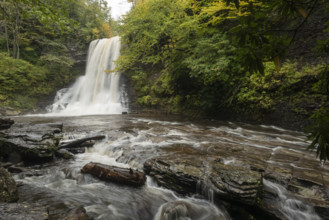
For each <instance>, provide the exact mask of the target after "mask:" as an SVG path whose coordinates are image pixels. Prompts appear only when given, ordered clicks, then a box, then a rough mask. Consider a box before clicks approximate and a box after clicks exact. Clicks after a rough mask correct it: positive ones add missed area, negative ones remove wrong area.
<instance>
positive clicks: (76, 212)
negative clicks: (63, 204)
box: [62, 206, 93, 220]
mask: <svg viewBox="0 0 329 220" xmlns="http://www.w3.org/2000/svg"><path fill="white" fill-rule="evenodd" d="M62 220H93V218H92V217H90V216H89V215H88V214H87V213H86V209H85V208H83V207H82V206H79V207H76V208H74V209H72V210H71V211H70V212H69V213H68V215H67V216H66V217H65V218H63V219H62Z"/></svg>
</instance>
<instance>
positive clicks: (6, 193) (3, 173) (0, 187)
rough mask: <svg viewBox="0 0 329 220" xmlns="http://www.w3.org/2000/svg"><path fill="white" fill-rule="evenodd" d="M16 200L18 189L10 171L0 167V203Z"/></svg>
mask: <svg viewBox="0 0 329 220" xmlns="http://www.w3.org/2000/svg"><path fill="white" fill-rule="evenodd" d="M17 200H18V191H17V187H16V182H15V180H14V179H13V178H12V176H11V175H10V173H9V172H8V171H7V170H6V169H4V168H3V167H0V203H1V202H16V201H17Z"/></svg>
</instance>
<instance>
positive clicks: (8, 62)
mask: <svg viewBox="0 0 329 220" xmlns="http://www.w3.org/2000/svg"><path fill="white" fill-rule="evenodd" d="M47 73H48V71H47V69H46V68H43V67H39V66H34V65H32V64H30V63H28V62H26V61H24V60H18V59H13V58H11V57H8V56H7V55H6V54H5V53H0V95H1V96H2V97H3V99H4V103H3V104H4V105H5V106H14V107H26V105H29V107H31V104H32V103H31V102H26V103H25V102H24V101H26V100H29V98H28V97H36V96H39V95H42V94H48V93H49V92H50V91H51V89H50V88H49V87H47V83H46V79H47Z"/></svg>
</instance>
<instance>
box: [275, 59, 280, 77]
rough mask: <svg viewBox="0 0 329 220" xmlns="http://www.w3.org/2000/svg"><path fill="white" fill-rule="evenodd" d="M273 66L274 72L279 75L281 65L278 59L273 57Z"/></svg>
mask: <svg viewBox="0 0 329 220" xmlns="http://www.w3.org/2000/svg"><path fill="white" fill-rule="evenodd" d="M274 65H275V69H276V72H277V73H279V72H280V70H281V63H280V58H279V57H278V56H276V57H274Z"/></svg>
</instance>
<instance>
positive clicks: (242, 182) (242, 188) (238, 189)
mask: <svg viewBox="0 0 329 220" xmlns="http://www.w3.org/2000/svg"><path fill="white" fill-rule="evenodd" d="M207 178H209V180H210V181H211V183H212V185H213V186H211V188H212V189H213V190H214V192H215V193H216V194H218V196H219V197H223V198H225V199H227V200H233V201H237V202H240V203H244V204H246V205H255V203H256V202H257V198H259V195H260V191H261V190H262V185H263V184H262V175H261V173H259V172H256V171H253V170H249V169H248V168H245V167H239V166H232V165H225V164H222V163H221V162H219V161H214V162H213V163H212V164H211V172H210V173H209V177H207Z"/></svg>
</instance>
